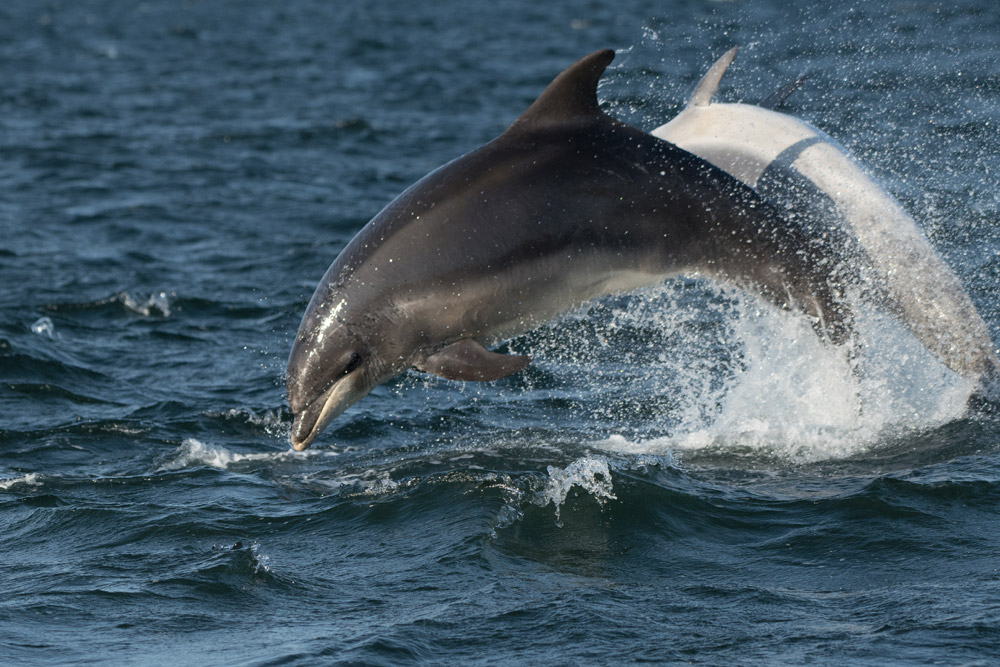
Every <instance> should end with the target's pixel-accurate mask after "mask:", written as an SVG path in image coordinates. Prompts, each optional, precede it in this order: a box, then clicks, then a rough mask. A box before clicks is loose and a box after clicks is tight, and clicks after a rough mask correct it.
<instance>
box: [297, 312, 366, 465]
mask: <svg viewBox="0 0 1000 667" xmlns="http://www.w3.org/2000/svg"><path fill="white" fill-rule="evenodd" d="M371 360H372V357H371V352H370V350H369V349H368V346H367V345H365V344H364V343H362V342H361V341H359V340H358V339H357V338H355V337H354V336H352V335H351V334H350V333H349V332H348V331H347V328H346V327H345V326H344V325H343V324H341V323H340V322H336V321H333V322H327V323H326V326H323V324H320V326H318V327H316V328H308V327H307V326H306V322H305V321H303V327H302V328H301V329H300V330H299V335H298V336H297V337H296V339H295V344H294V345H293V346H292V353H291V356H290V357H289V359H288V372H287V384H288V403H289V405H290V406H291V408H292V413H293V414H294V415H295V421H294V423H293V424H292V434H291V441H292V446H293V447H294V448H295V449H297V450H298V451H302V450H303V449H305V448H307V447H308V446H309V445H311V444H312V442H313V440H315V439H316V436H317V435H319V434H320V432H322V430H323V429H324V428H326V426H327V425H328V424H329V423H330V422H331V421H333V419H334V418H335V417H337V416H338V415H340V413H342V412H343V411H344V410H346V409H347V408H348V407H350V406H351V405H353V404H354V403H355V402H357V401H358V400H360V399H361V398H363V397H364V396H365V395H367V394H368V392H370V391H371V390H372V388H373V387H374V386H375V384H376V382H374V381H373V378H372V375H373V373H372V372H371V367H372V364H371Z"/></svg>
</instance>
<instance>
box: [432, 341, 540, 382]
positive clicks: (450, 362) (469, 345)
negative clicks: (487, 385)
mask: <svg viewBox="0 0 1000 667" xmlns="http://www.w3.org/2000/svg"><path fill="white" fill-rule="evenodd" d="M530 363H531V357H526V356H523V355H517V354H500V353H498V352H490V351H489V350H487V349H486V348H485V347H483V346H482V345H480V344H479V343H477V342H476V341H474V340H472V339H471V338H463V339H462V340H460V341H458V342H457V343H452V344H451V345H449V346H448V347H446V348H444V349H443V350H441V351H440V352H437V353H436V354H432V355H430V356H429V357H427V358H426V359H424V360H423V362H422V363H419V364H416V365H415V367H416V368H417V369H419V370H422V371H426V372H427V373H433V374H434V375H440V376H441V377H443V378H445V379H446V380H473V381H479V382H485V381H489V380H499V379H500V378H503V377H507V376H508V375H513V374H514V373H516V372H518V371H519V370H521V369H523V368H524V367H525V366H527V365H528V364H530Z"/></svg>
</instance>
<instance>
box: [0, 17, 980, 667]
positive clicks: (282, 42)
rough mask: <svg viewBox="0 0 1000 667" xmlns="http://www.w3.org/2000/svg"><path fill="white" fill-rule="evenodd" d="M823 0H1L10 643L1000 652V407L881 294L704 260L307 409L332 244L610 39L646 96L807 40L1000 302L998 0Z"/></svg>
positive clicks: (36, 650)
mask: <svg viewBox="0 0 1000 667" xmlns="http://www.w3.org/2000/svg"><path fill="white" fill-rule="evenodd" d="M799 4H801V5H802V7H800V8H789V7H790V6H791V5H795V6H797V5H796V3H788V2H786V0H759V1H745V2H744V1H735V2H706V1H703V0H677V1H668V2H652V1H648V0H621V1H616V2H601V1H595V2H569V1H568V0H552V1H550V2H525V1H523V0H514V1H512V2H504V3H499V2H454V1H450V0H449V1H445V2H428V3H418V2H401V1H388V0H364V1H362V0H338V1H337V2H332V1H330V2H322V1H320V0H302V1H300V2H273V1H265V0H240V1H238V2H237V1H235V0H234V1H224V0H219V1H212V2H198V1H195V0H169V1H168V0H145V1H142V0H105V1H101V0H81V1H79V2H70V1H68V0H48V1H46V2H41V1H35V0H5V1H4V2H3V3H2V4H0V72H2V77H0V663H3V664H6V665H80V664H122V665H166V664H184V665H189V664H198V665H325V664H330V665H332V664H351V665H405V664H428V665H438V664H456V665H457V664H461V665H477V664H481V665H485V664H489V665H507V664H551V665H580V664H632V663H666V664H671V663H685V664H687V663H694V664H707V665H732V664H761V665H764V664H767V665H782V664H788V665H801V664H829V665H885V664H946V665H991V664H998V662H1000V416H998V415H997V414H996V413H995V412H993V411H991V410H989V409H976V410H969V409H967V408H966V399H967V398H968V396H969V392H970V390H971V388H970V387H969V386H967V384H966V383H965V382H964V381H963V380H961V379H959V378H957V377H956V376H954V375H953V374H951V372H950V371H947V370H946V369H944V367H942V366H941V365H940V364H938V362H936V361H935V359H934V358H933V357H932V356H930V355H929V354H928V353H927V352H926V351H924V350H923V349H922V348H921V346H920V345H919V344H918V343H916V341H915V340H914V339H913V337H912V336H911V335H909V334H908V333H906V331H905V329H903V328H902V327H900V326H899V324H898V323H896V322H895V321H894V320H893V318H892V317H890V316H888V315H886V314H885V313H880V312H878V311H877V310H876V309H872V310H871V311H870V312H862V313H861V314H860V315H859V331H860V336H861V339H862V340H863V342H864V347H863V353H862V357H863V358H862V363H861V364H860V365H859V366H858V367H857V368H855V369H854V370H853V371H852V370H851V369H850V368H849V367H848V365H847V363H846V362H845V359H844V357H843V355H842V354H840V353H839V352H838V351H837V350H835V349H834V348H832V347H831V346H829V345H827V344H824V343H823V342H821V341H820V340H819V339H818V338H817V337H816V336H815V335H814V332H813V330H812V328H811V326H810V325H809V323H808V322H805V321H802V318H800V317H797V316H795V315H793V314H789V313H781V312H777V311H776V310H774V309H772V308H770V307H768V306H766V305H765V304H763V303H761V302H759V301H758V300H757V299H756V298H755V297H753V296H752V295H746V294H744V293H742V292H740V291H738V290H735V289H734V288H731V287H727V286H719V285H715V284H712V283H709V282H707V281H705V280H703V279H700V278H698V277H697V276H694V277H682V278H678V279H676V280H671V281H668V282H665V283H663V284H662V285H656V286H653V287H650V288H647V289H644V290H641V291H639V292H636V293H633V294H626V295H619V296H614V297H609V298H606V299H603V300H600V301H596V302H594V303H590V304H587V305H586V306H584V307H583V308H581V309H579V310H576V311H574V312H572V313H569V314H567V315H565V316H563V317H561V318H560V319H559V320H557V321H555V322H552V323H550V324H548V325H545V326H543V327H540V328H539V329H538V330H536V331H533V332H530V333H528V334H526V335H524V336H521V337H518V338H516V339H514V340H512V341H509V342H506V343H505V344H504V349H507V350H512V351H515V352H518V353H525V354H530V355H532V356H533V357H534V360H535V361H534V363H533V364H532V365H531V366H530V367H529V368H528V369H527V370H526V371H525V372H523V373H520V374H517V375H515V376H512V377H509V378H506V379H504V380H501V381H498V382H495V383H484V384H478V383H461V382H449V381H446V380H442V379H440V378H437V377H434V376H428V375H424V374H420V373H418V372H416V371H411V372H407V373H406V374H404V375H402V376H400V377H399V378H397V379H396V380H394V381H392V382H389V383H387V384H385V385H383V386H381V387H379V388H377V389H376V390H375V391H374V392H373V393H372V394H371V395H370V396H368V397H367V398H365V399H364V400H363V401H361V402H360V403H358V404H356V405H355V406H354V407H352V408H351V409H350V410H348V411H347V413H345V414H344V415H343V416H341V417H340V418H338V419H337V420H336V421H335V422H334V423H333V424H332V425H331V427H330V428H329V429H328V430H327V431H326V432H325V433H324V434H323V435H322V436H321V437H320V438H319V440H318V441H317V442H316V444H315V445H314V446H313V447H312V448H311V449H309V450H307V451H306V452H303V453H296V452H294V451H292V450H291V449H290V447H289V444H288V434H289V430H290V426H291V413H290V412H289V409H288V407H287V405H286V402H285V391H284V377H283V374H284V369H285V363H286V360H287V357H288V352H289V350H290V347H291V341H292V339H293V337H294V335H295V332H296V329H297V327H298V324H299V321H300V318H301V317H302V314H303V312H304V311H305V308H306V304H307V303H308V300H309V298H310V296H311V294H312V292H313V289H314V288H315V286H316V284H317V282H318V281H319V279H320V278H321V277H322V275H323V273H324V271H325V270H326V268H327V266H328V265H329V264H330V263H331V262H332V261H333V259H334V258H335V257H336V256H337V254H338V252H339V251H340V250H341V249H342V248H343V247H344V245H345V244H346V243H347V242H348V240H349V239H350V238H351V237H352V236H353V235H354V234H355V233H356V232H357V231H358V230H359V229H360V228H361V227H362V225H364V224H365V222H367V220H368V219H370V218H371V217H372V216H373V215H374V214H375V213H377V212H378V211H379V210H380V209H381V208H382V207H383V206H384V205H385V204H387V203H388V202H389V201H391V200H392V198H393V197H395V196H396V195H397V194H398V193H400V192H401V191H402V190H403V189H405V188H406V187H407V186H409V185H410V184H411V183H413V182H414V181H416V180H417V179H418V178H420V177H421V176H423V175H424V174H426V173H427V172H429V171H431V170H432V169H434V168H436V167H437V166H439V165H441V164H443V163H445V162H447V161H448V160H451V159H453V158H455V157H457V156H460V155H462V154H464V153H466V152H468V151H470V150H472V149H474V148H475V147H477V146H479V145H481V144H483V143H485V142H486V141H488V140H490V139H492V138H493V137H495V136H496V135H497V134H499V133H500V132H502V131H503V129H504V128H505V127H506V126H507V125H508V124H509V123H511V122H512V121H513V120H514V119H515V118H516V117H517V116H518V115H519V114H520V113H521V112H522V111H523V110H524V109H525V108H526V107H527V106H528V105H529V104H530V103H531V102H532V101H533V100H534V98H535V97H536V96H537V95H538V93H539V92H540V91H541V90H542V89H543V88H544V87H545V85H546V84H547V83H548V82H549V81H550V80H551V79H552V78H553V77H554V76H555V75H556V74H558V73H559V72H560V71H561V70H562V69H563V68H564V67H566V66H568V65H569V64H570V63H572V62H573V61H575V60H576V59H577V58H579V57H581V56H583V55H585V54H587V53H589V52H591V51H593V50H596V49H599V48H613V49H615V50H616V51H617V52H618V56H617V58H616V60H615V62H614V63H613V65H612V67H611V69H610V70H609V71H608V73H607V75H606V76H605V78H604V81H603V82H602V85H601V87H600V90H599V94H600V98H601V101H602V105H603V106H604V108H605V109H606V110H607V111H609V112H610V113H612V114H614V115H616V116H617V117H619V118H622V119H623V120H626V121H628V122H631V123H633V124H635V125H637V126H639V127H642V128H644V129H646V130H651V129H653V128H654V127H656V126H657V125H660V124H661V123H663V122H665V121H666V120H668V119H670V118H671V117H673V115H675V114H676V113H677V112H678V111H679V110H680V109H681V108H683V104H684V101H685V100H686V99H687V96H688V95H689V94H690V91H691V89H692V87H693V86H694V84H695V83H696V81H697V80H698V79H699V78H700V76H701V74H702V73H703V72H704V71H705V69H706V68H707V67H708V66H709V64H711V62H712V61H713V60H714V59H715V58H716V57H717V56H718V55H720V54H721V53H722V52H724V51H725V50H726V49H728V48H729V47H731V46H734V45H739V46H740V47H741V51H740V53H739V55H738V56H737V60H736V63H735V64H734V65H733V67H732V68H731V70H730V71H729V73H728V74H727V75H726V77H725V78H724V80H723V83H722V86H721V89H720V91H719V99H720V100H722V101H746V102H757V101H759V100H762V99H764V98H766V97H767V96H768V95H769V94H770V93H772V92H773V91H774V90H776V89H778V88H779V87H780V86H782V85H784V84H786V83H788V82H789V81H791V80H793V79H794V78H795V77H797V76H798V75H800V74H802V73H804V72H805V73H806V74H807V79H806V81H805V83H804V85H803V86H802V88H801V90H799V91H798V92H796V93H794V94H793V95H792V96H791V97H790V98H789V99H788V101H787V103H786V106H785V107H784V108H783V110H784V111H785V112H787V113H791V114H794V115H796V116H799V117H801V118H803V119H806V120H808V121H809V122H811V123H813V124H814V125H816V126H817V127H819V128H821V129H823V130H824V131H826V132H827V133H828V134H830V135H831V136H833V137H834V138H836V139H837V140H838V141H839V142H840V143H841V144H843V145H844V146H845V147H846V148H847V149H848V150H850V151H851V153H852V154H853V155H854V156H855V157H856V158H857V159H858V160H859V161H860V162H861V163H862V164H863V165H865V167H866V168H867V169H868V170H869V171H870V172H871V173H872V174H873V175H874V176H875V177H876V178H878V180H879V181H880V182H881V183H882V184H883V185H884V186H885V188H886V190H887V191H888V192H890V193H891V194H892V195H893V196H895V197H896V198H897V199H898V200H899V201H900V202H901V203H902V205H903V206H904V208H905V209H906V210H907V211H908V212H909V213H910V214H911V215H912V216H913V217H914V219H915V220H916V221H917V224H918V225H919V226H920V228H921V229H922V230H923V231H924V233H925V234H926V235H927V237H928V238H929V239H930V241H931V243H932V244H933V245H934V247H935V248H937V249H938V251H939V252H940V253H941V254H942V256H943V257H944V258H945V259H946V260H947V262H948V263H949V264H950V265H951V266H952V267H953V269H954V271H955V273H956V274H957V275H958V276H959V278H960V279H961V281H962V283H963V284H964V285H965V287H966V288H967V290H968V292H969V294H970V296H971V298H972V300H973V301H974V303H975V304H976V306H977V307H978V309H979V311H980V313H981V314H982V316H983V318H984V319H985V320H986V322H987V323H988V325H989V327H990V330H991V333H992V335H993V337H994V339H998V338H1000V133H998V129H1000V50H998V46H997V45H998V44H1000V4H997V3H996V2H993V1H991V0H990V1H988V0H956V1H951V2H923V1H918V0H898V1H894V2H884V3H875V2H853V1H851V0H848V2H845V3H840V2H837V3H828V6H824V4H823V3H799ZM807 4H808V7H807V6H806V5H807ZM859 369H860V370H859Z"/></svg>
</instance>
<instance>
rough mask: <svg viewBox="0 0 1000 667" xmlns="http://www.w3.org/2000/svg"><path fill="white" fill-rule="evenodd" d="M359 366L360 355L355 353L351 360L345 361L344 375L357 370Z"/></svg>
mask: <svg viewBox="0 0 1000 667" xmlns="http://www.w3.org/2000/svg"><path fill="white" fill-rule="evenodd" d="M360 365H361V355H360V354H358V353H357V352H355V353H353V354H352V355H351V358H350V359H348V360H347V365H346V366H344V375H347V374H348V373H350V372H351V371H354V370H356V369H357V367H358V366H360Z"/></svg>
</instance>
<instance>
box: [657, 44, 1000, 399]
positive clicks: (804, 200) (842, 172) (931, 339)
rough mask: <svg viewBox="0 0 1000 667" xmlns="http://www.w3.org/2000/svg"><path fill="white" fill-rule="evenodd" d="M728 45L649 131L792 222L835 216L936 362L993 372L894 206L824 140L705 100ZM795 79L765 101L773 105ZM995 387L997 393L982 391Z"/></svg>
mask: <svg viewBox="0 0 1000 667" xmlns="http://www.w3.org/2000/svg"><path fill="white" fill-rule="evenodd" d="M736 52H737V49H735V48H733V49H730V50H729V51H728V52H726V53H725V54H723V55H722V56H721V57H720V58H719V59H718V60H717V61H716V62H715V64H713V65H712V67H711V68H709V70H708V72H706V74H705V76H704V77H702V79H701V81H700V82H699V83H698V85H697V86H695V89H694V92H693V93H692V95H691V97H690V99H689V101H688V104H687V107H686V108H685V109H684V110H683V111H682V112H681V113H680V114H679V115H678V116H677V117H676V118H674V119H673V120H671V121H670V122H668V123H666V124H665V125H662V126H660V127H658V128H656V129H655V130H653V135H654V136H657V137H660V138H661V139H665V140H667V141H669V142H671V143H673V144H674V145H676V146H679V147H681V148H683V149H685V150H688V151H691V152H692V153H694V154H695V155H698V156H699V157H702V158H704V159H706V160H708V161H709V162H711V163H712V164H714V165H716V166H717V167H719V168H721V169H723V170H725V171H726V172H727V173H729V174H731V175H732V176H734V177H736V178H738V179H739V180H740V181H742V182H743V183H745V184H747V185H748V186H750V187H752V188H754V189H755V190H756V191H757V192H758V194H760V195H761V196H762V197H764V198H765V199H767V200H768V201H770V202H772V203H773V204H775V205H777V206H779V207H781V208H785V209H786V210H789V211H792V212H793V215H796V216H799V217H801V216H810V215H813V217H814V218H816V217H818V218H823V219H827V220H835V221H836V226H837V227H838V228H841V229H843V230H845V231H847V232H848V233H849V235H850V237H851V238H852V239H853V240H854V242H855V243H856V245H857V248H858V249H859V250H860V251H861V252H860V253H858V255H857V256H856V257H855V258H854V259H855V262H856V263H857V264H858V265H859V268H860V270H861V271H862V272H863V273H864V276H865V278H866V282H867V283H869V284H870V285H871V287H873V288H874V290H873V291H874V292H875V295H876V296H877V297H878V298H879V300H880V301H882V303H883V304H884V305H885V306H887V307H888V309H889V310H890V311H892V312H894V313H895V314H896V315H897V316H898V318H899V320H900V321H901V322H902V323H903V324H904V325H905V326H906V327H907V328H908V329H909V330H910V331H911V332H912V333H913V335H914V336H915V337H916V338H917V340H919V341H920V342H921V343H922V344H923V345H924V347H926V348H927V349H928V350H929V351H930V352H931V353H932V354H934V355H935V356H936V357H937V358H938V360H940V361H941V362H942V363H943V364H945V365H946V366H948V367H949V368H950V369H952V370H953V371H955V372H956V373H958V374H960V375H962V376H963V377H965V378H967V379H968V380H970V381H971V382H972V383H973V384H974V385H980V389H982V386H981V385H982V384H983V383H984V382H987V383H995V382H996V378H997V375H998V369H1000V360H998V359H997V355H996V352H995V350H994V346H993V341H992V340H991V339H990V334H989V330H988V329H987V326H986V323H985V322H983V318H982V317H980V316H979V313H978V312H977V311H976V308H975V306H974V305H973V304H972V301H971V300H970V299H969V297H968V295H967V294H966V292H965V290H964V289H963V288H962V284H961V283H960V282H959V280H958V278H957V277H956V276H955V274H954V273H953V272H952V271H951V269H950V268H949V267H948V265H947V264H946V263H945V262H944V260H942V259H941V257H940V256H939V255H938V254H937V252H935V251H934V248H933V247H931V245H930V243H928V242H927V240H926V239H925V238H924V236H923V235H922V234H921V233H920V230H919V229H918V228H917V225H916V223H915V222H914V221H913V219H912V218H910V216H908V215H907V214H906V213H905V212H904V211H903V209H902V207H901V206H900V205H899V204H898V203H897V202H896V201H895V200H894V199H893V198H892V197H891V196H889V195H888V194H886V193H885V192H883V191H882V189H881V188H880V187H879V186H878V185H877V184H876V183H875V182H874V181H873V180H872V179H871V178H870V177H869V176H868V175H867V174H866V173H865V171H864V170H863V169H862V168H861V167H860V166H859V165H858V164H857V163H856V162H855V161H854V160H853V159H852V158H851V157H850V155H849V154H848V153H847V151H846V150H845V149H844V148H843V147H841V146H840V145H839V144H838V143H837V142H836V141H834V140H833V139H831V138H830V137H828V136H827V135H826V134H824V133H823V132H821V131H820V130H817V129H816V128H815V127H813V126H812V125H809V124H808V123H805V122H803V121H801V120H798V119H797V118H793V117H792V116H788V115H786V114H782V113H779V112H777V111H774V110H772V109H766V108H761V107H759V106H753V105H750V104H722V103H717V102H712V98H713V96H714V95H715V92H716V89H717V88H718V86H719V82H720V80H721V79H722V76H723V74H725V72H726V69H727V68H728V67H729V65H730V64H731V63H732V62H733V58H734V57H735V56H736ZM801 82H802V78H799V79H797V80H796V81H795V82H794V83H793V84H792V85H791V86H788V87H785V88H784V89H782V90H781V91H779V93H778V94H777V95H776V96H774V98H773V99H774V100H775V101H777V102H780V100H781V99H783V98H784V96H785V95H787V94H788V93H790V92H791V91H792V90H794V88H795V87H797V86H798V85H799V84H801ZM989 389H991V390H994V391H995V389H996V387H989Z"/></svg>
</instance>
